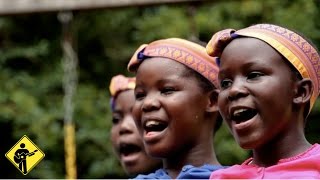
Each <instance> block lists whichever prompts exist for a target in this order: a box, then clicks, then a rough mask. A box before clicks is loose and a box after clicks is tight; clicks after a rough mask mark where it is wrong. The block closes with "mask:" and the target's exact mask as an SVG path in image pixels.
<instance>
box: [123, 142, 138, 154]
mask: <svg viewBox="0 0 320 180" xmlns="http://www.w3.org/2000/svg"><path fill="white" fill-rule="evenodd" d="M140 151H141V147H140V146H137V145H135V144H127V143H121V144H120V148H119V152H120V154H121V155H124V156H129V155H131V154H134V153H137V152H140Z"/></svg>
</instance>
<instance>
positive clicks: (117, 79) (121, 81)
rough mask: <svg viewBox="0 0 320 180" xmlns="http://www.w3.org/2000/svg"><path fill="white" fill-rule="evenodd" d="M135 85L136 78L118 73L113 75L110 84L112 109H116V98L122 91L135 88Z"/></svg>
mask: <svg viewBox="0 0 320 180" xmlns="http://www.w3.org/2000/svg"><path fill="white" fill-rule="evenodd" d="M135 86H136V79H135V78H129V77H125V76H123V75H117V76H114V77H112V79H111V82H110V86H109V90H110V94H111V96H112V97H111V101H110V104H111V109H112V110H114V106H115V99H116V97H117V96H118V94H119V93H120V92H122V91H125V90H130V89H134V88H135Z"/></svg>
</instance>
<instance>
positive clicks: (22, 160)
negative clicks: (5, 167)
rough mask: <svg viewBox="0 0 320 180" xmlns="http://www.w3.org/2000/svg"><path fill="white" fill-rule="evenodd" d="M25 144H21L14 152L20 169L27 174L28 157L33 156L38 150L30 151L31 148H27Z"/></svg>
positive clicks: (15, 160)
mask: <svg viewBox="0 0 320 180" xmlns="http://www.w3.org/2000/svg"><path fill="white" fill-rule="evenodd" d="M25 146H26V145H25V144H24V143H21V144H20V149H18V150H16V152H15V153H14V162H16V163H17V164H19V169H20V170H21V171H22V172H23V173H24V174H27V157H28V156H32V155H34V154H35V152H37V151H38V150H34V151H33V152H31V153H29V150H28V149H26V148H25Z"/></svg>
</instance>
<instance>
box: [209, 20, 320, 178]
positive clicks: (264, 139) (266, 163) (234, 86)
mask: <svg viewBox="0 0 320 180" xmlns="http://www.w3.org/2000/svg"><path fill="white" fill-rule="evenodd" d="M207 52H208V54H209V55H211V56H217V57H218V58H219V64H220V69H219V78H218V79H219V82H220V93H219V97H218V106H219V110H220V113H221V115H222V117H223V119H224V120H225V121H226V123H227V124H228V126H229V128H230V130H231V132H232V134H233V136H234V138H235V139H236V141H237V142H238V143H239V145H240V146H241V147H242V148H244V149H251V150H252V151H253V157H252V158H250V159H248V160H246V161H245V162H243V163H242V164H241V165H234V166H232V167H230V168H228V169H224V170H219V171H215V172H213V173H212V174H211V177H210V178H211V179H227V178H232V179H240V178H241V179H242V178H244V179H260V178H268V179H269V178H270V179H272V178H277V179H282V178H283V179H290V178H311V179H313V178H316V179H319V178H320V174H319V172H320V163H319V160H320V145H319V144H313V145H312V144H310V143H309V142H308V141H307V140H306V138H305V135H304V125H305V119H306V117H307V116H308V114H309V112H310V111H311V109H312V106H313V105H314V102H315V100H316V99H317V97H318V95H319V82H320V68H319V67H320V59H319V53H318V52H317V50H316V48H315V47H313V46H312V45H311V44H310V43H309V42H308V41H306V40H305V39H304V38H303V37H302V36H300V35H298V34H297V33H295V32H293V31H290V30H288V29H286V28H283V27H280V26H276V25H272V24H258V25H254V26H250V27H248V28H245V29H241V30H238V31H235V30H232V29H227V30H223V31H220V32H218V33H216V34H214V35H213V37H212V39H211V41H210V42H209V43H208V45H207Z"/></svg>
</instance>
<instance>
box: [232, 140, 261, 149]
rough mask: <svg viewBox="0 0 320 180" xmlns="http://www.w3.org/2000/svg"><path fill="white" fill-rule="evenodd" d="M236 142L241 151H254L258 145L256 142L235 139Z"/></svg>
mask: <svg viewBox="0 0 320 180" xmlns="http://www.w3.org/2000/svg"><path fill="white" fill-rule="evenodd" d="M236 141H237V143H238V144H239V146H240V147H241V148H242V149H246V150H250V149H255V148H256V147H257V145H258V143H257V142H256V141H248V140H242V139H237V140H236Z"/></svg>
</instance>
